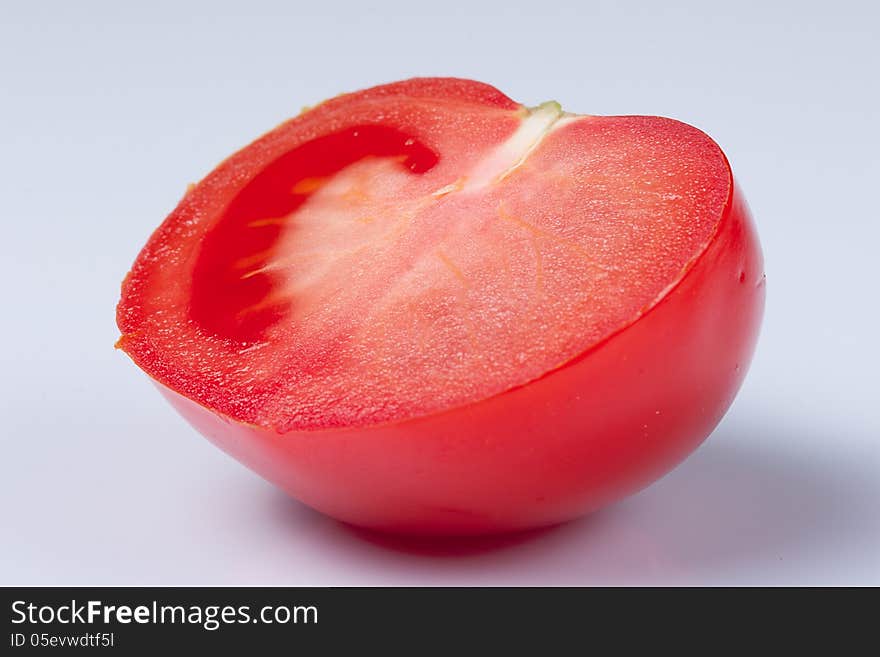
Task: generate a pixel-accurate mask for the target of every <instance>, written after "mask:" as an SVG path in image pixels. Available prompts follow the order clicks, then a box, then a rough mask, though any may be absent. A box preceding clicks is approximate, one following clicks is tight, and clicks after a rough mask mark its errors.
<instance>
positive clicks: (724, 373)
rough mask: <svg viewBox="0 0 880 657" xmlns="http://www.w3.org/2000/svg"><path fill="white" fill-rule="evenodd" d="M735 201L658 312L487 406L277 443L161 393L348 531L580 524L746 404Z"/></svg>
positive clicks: (753, 293)
mask: <svg viewBox="0 0 880 657" xmlns="http://www.w3.org/2000/svg"><path fill="white" fill-rule="evenodd" d="M731 189H732V191H731V195H730V198H729V201H728V204H727V207H726V210H725V212H724V216H723V218H722V220H721V222H720V223H719V226H718V229H717V232H716V233H715V236H714V238H713V240H712V241H711V243H710V244H709V245H708V247H707V249H706V250H705V251H704V252H703V253H702V255H701V256H700V257H699V258H698V259H697V260H696V261H695V263H693V265H692V266H691V268H690V270H689V271H688V272H687V273H686V274H685V276H684V277H683V278H682V279H681V280H680V282H679V283H678V284H677V285H676V286H675V287H674V289H672V290H671V291H669V292H668V293H667V294H666V295H665V296H664V297H663V298H662V299H661V300H660V301H659V302H658V303H657V304H656V305H654V306H653V307H652V308H650V309H649V310H648V311H647V312H645V313H644V314H643V315H642V316H641V317H640V318H639V319H637V320H636V321H635V322H633V323H631V324H630V325H629V326H627V327H625V328H623V329H622V330H620V331H618V332H617V333H615V334H614V335H612V336H611V337H609V338H607V339H606V340H604V341H603V342H601V343H600V344H598V345H596V346H594V347H593V348H591V349H590V350H589V351H587V352H586V353H584V354H582V355H581V356H579V357H578V358H577V359H575V360H573V361H571V362H569V363H567V364H565V365H564V366H562V367H560V368H559V369H557V370H554V371H552V372H550V373H548V374H546V375H545V376H543V377H541V378H540V379H538V380H536V381H533V382H531V383H529V384H527V385H525V386H521V387H518V388H515V389H512V390H509V391H507V392H505V393H503V394H500V395H497V396H494V397H491V398H489V399H486V400H483V401H480V402H478V403H474V404H470V405H467V406H464V407H460V408H454V409H450V410H447V411H444V412H442V413H439V414H434V415H430V416H426V417H421V418H416V419H410V420H406V421H402V422H398V423H394V424H386V425H375V426H367V427H359V428H351V429H324V430H315V431H293V432H290V433H285V434H279V433H274V432H272V431H269V430H266V429H262V428H258V427H253V426H248V425H245V424H241V423H237V422H235V421H233V420H230V419H227V418H225V417H222V416H220V415H217V414H216V413H214V412H213V411H211V410H208V409H206V408H205V407H203V406H200V405H199V404H197V403H196V402H193V401H191V400H189V399H187V398H185V397H183V396H181V395H179V394H177V393H176V392H173V391H172V390H170V389H169V388H167V387H165V386H162V385H161V384H159V387H160V389H161V390H162V392H163V393H164V394H165V395H166V397H167V398H168V399H169V400H170V401H171V403H172V404H173V405H174V406H175V407H176V408H177V410H178V411H179V412H180V413H181V414H182V415H183V416H184V417H185V418H186V419H187V420H188V421H189V422H190V423H191V424H192V425H193V426H194V427H195V428H196V429H198V430H199V431H200V432H201V433H203V434H204V435H205V436H207V437H208V438H209V439H210V440H211V441H212V442H213V443H214V444H216V445H217V446H218V447H220V448H221V449H223V450H224V451H226V452H227V453H228V454H230V455H231V456H233V457H234V458H236V459H238V460H239V461H241V462H242V463H244V464H245V465H247V466H248V467H250V468H251V469H252V470H254V471H255V472H257V473H259V474H260V475H262V476H263V477H265V478H266V479H267V480H269V481H271V482H273V483H275V484H276V485H278V486H279V487H281V488H282V489H284V490H285V491H287V492H288V493H289V494H290V495H292V496H293V497H295V498H297V499H298V500H301V501H302V502H304V503H305V504H307V505H309V506H311V507H313V508H315V509H317V510H319V511H321V512H323V513H326V514H328V515H330V516H332V517H334V518H337V519H339V520H342V521H344V522H348V523H352V524H355V525H360V526H365V527H370V528H374V529H379V530H384V531H391V532H401V533H413V534H446V535H468V534H484V533H492V532H502V531H513V530H519V529H525V528H530V527H538V526H544V525H552V524H556V523H559V522H563V521H566V520H569V519H572V518H575V517H577V516H580V515H583V514H585V513H589V512H591V511H594V510H596V509H598V508H600V507H602V506H604V505H606V504H608V503H610V502H613V501H614V500H616V499H619V498H621V497H623V496H625V495H628V494H630V493H633V492H635V491H637V490H639V489H640V488H642V487H644V486H646V485H648V484H649V483H651V482H652V481H654V480H656V479H657V478H658V477H660V476H662V475H663V474H665V473H666V472H668V471H669V470H670V469H672V468H673V467H674V466H675V465H677V464H678V463H680V462H681V461H682V460H683V459H684V458H685V457H686V456H687V455H688V454H690V452H692V451H693V450H694V449H695V448H696V447H697V446H698V445H699V444H700V443H701V442H702V441H703V440H704V439H705V438H706V437H707V436H708V435H709V433H710V432H711V431H712V429H713V428H714V427H715V425H716V424H717V423H718V422H719V420H720V419H721V417H722V416H723V415H724V413H725V412H726V410H727V408H728V407H729V406H730V404H731V402H732V401H733V398H734V396H735V394H736V392H737V390H738V389H739V386H740V384H741V382H742V380H743V377H744V375H745V372H746V369H747V367H748V364H749V361H750V359H751V356H752V353H753V350H754V347H755V342H756V339H757V334H758V329H759V324H760V320H761V316H762V312H763V306H764V292H765V285H764V270H763V260H762V255H761V251H760V247H759V244H758V239H757V235H756V233H755V229H754V226H753V223H752V219H751V216H750V214H749V210H748V207H747V206H746V203H745V200H744V198H743V196H742V194H741V192H740V191H739V188H738V187H737V186H736V185H735V183H734V184H733V186H732V188H731Z"/></svg>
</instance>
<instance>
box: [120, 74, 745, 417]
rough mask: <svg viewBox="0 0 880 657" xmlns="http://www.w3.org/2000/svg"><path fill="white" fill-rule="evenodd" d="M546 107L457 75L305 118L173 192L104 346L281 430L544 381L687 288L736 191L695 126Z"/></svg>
mask: <svg viewBox="0 0 880 657" xmlns="http://www.w3.org/2000/svg"><path fill="white" fill-rule="evenodd" d="M542 107H546V105H545V106H542ZM546 116H547V115H544V114H540V113H538V114H533V113H530V112H528V111H527V110H526V109H525V108H523V107H522V106H519V105H517V104H515V103H513V102H512V101H510V100H509V99H505V98H504V97H503V95H501V94H499V93H498V92H497V91H495V90H493V89H491V88H488V87H486V86H485V85H480V84H478V83H473V82H464V81H437V80H424V81H419V80H415V81H409V82H405V83H399V84H394V85H388V86H385V87H380V88H377V89H372V90H367V91H365V92H359V93H356V94H351V95H349V96H343V97H340V98H336V99H333V100H331V101H328V102H327V103H324V104H322V105H319V106H318V107H317V108H316V109H314V110H312V111H309V112H306V113H305V114H303V115H301V116H300V117H297V118H296V119H294V120H292V121H291V122H289V123H287V124H284V125H282V126H280V127H279V128H277V129H276V130H274V131H273V132H271V133H269V134H268V135H266V136H265V137H263V138H262V139H260V140H258V141H257V142H255V143H254V144H252V145H250V146H249V147H247V148H246V149H244V150H243V151H241V152H240V153H238V154H236V155H234V156H233V157H231V158H229V159H228V160H226V161H225V162H224V163H223V164H222V165H221V166H220V167H218V168H217V170H215V171H214V172H213V173H212V174H211V175H209V176H208V177H207V178H206V179H205V180H204V181H202V182H201V183H200V184H199V185H198V186H196V188H195V189H194V190H192V191H191V192H189V193H188V194H187V196H186V197H185V198H184V200H183V201H182V202H181V204H180V206H179V207H178V208H177V210H175V212H174V213H172V215H171V216H170V217H169V218H168V219H167V220H166V222H165V223H164V224H163V225H162V226H161V227H160V229H159V230H158V231H157V232H156V234H155V235H154V236H153V237H152V238H151V240H150V242H149V244H148V245H147V247H145V249H144V250H143V252H142V253H141V255H140V256H139V258H138V260H137V262H136V263H135V266H134V268H133V269H132V273H131V274H130V275H129V278H128V279H127V280H126V283H125V286H124V290H123V300H122V301H121V303H120V305H119V310H118V313H119V314H118V317H119V325H120V328H121V329H122V331H123V337H122V338H121V341H120V345H121V346H122V347H123V348H124V349H125V350H126V351H127V352H128V353H129V354H131V355H132V357H133V358H134V359H135V361H136V362H138V363H139V364H140V365H141V366H142V367H144V369H146V370H147V371H148V372H150V374H151V375H152V376H153V377H154V378H155V379H157V380H158V381H160V382H162V383H164V384H165V385H167V386H169V387H170V388H171V389H172V390H175V391H177V392H180V393H181V394H183V395H185V396H187V397H189V398H191V399H194V400H196V401H197V402H198V403H200V404H202V405H204V406H205V407H207V408H210V409H213V410H214V411H216V412H218V413H220V414H222V415H224V416H226V417H229V418H232V419H235V420H238V421H242V422H247V423H251V424H254V425H257V426H262V427H266V428H271V429H273V430H275V431H279V432H286V431H290V430H294V429H303V430H317V429H322V428H329V427H337V428H338V427H347V426H366V425H372V424H379V423H388V422H399V421H403V420H406V419H409V418H414V417H421V416H425V415H430V414H433V413H438V412H442V411H443V410H445V409H449V408H454V407H459V406H464V405H467V404H472V403H475V402H479V401H481V400H485V399H488V398H491V397H492V396H494V395H497V394H501V393H503V392H505V391H507V390H510V389H512V388H515V387H517V386H523V385H526V384H529V383H530V382H532V381H535V380H536V379H538V378H540V377H542V376H545V375H547V374H548V373H549V372H552V371H553V370H555V369H557V368H559V367H561V366H563V365H565V364H566V363H568V362H570V361H572V360H573V359H576V358H578V357H579V356H580V355H582V354H584V353H585V352H587V351H588V350H589V349H591V348H592V347H594V346H595V345H596V344H598V343H600V342H601V341H602V340H604V339H607V338H608V337H609V336H611V335H613V334H614V333H615V332H616V331H620V330H623V329H624V328H625V327H627V326H628V325H629V324H631V323H632V322H635V321H637V320H638V319H639V317H640V316H641V315H642V314H644V313H645V312H647V311H648V310H650V309H651V308H652V307H653V305H654V304H656V303H657V302H658V301H659V300H660V299H662V298H663V296H664V295H665V294H666V293H667V292H668V291H669V290H670V289H672V287H674V286H675V285H676V284H677V282H678V281H679V280H680V279H681V278H682V277H683V276H685V275H686V274H687V272H688V270H689V268H690V267H691V266H693V263H694V262H695V261H696V259H697V258H699V257H700V254H701V253H702V252H703V250H704V249H705V248H706V246H707V245H708V244H709V243H710V241H711V239H712V236H713V234H714V232H715V230H716V228H717V226H718V224H719V221H720V219H721V217H722V214H723V212H724V209H725V204H726V203H727V201H728V199H729V196H730V191H731V179H730V172H729V168H728V167H727V163H726V161H725V159H724V156H723V154H721V152H720V150H719V149H718V147H717V146H716V145H715V144H714V143H713V142H712V141H711V140H710V139H709V138H708V137H707V136H706V135H704V134H702V133H700V132H699V131H698V130H696V129H694V128H691V127H690V126H686V125H684V124H681V123H678V122H675V121H671V120H668V119H660V118H654V117H589V116H584V117H570V116H568V117H564V119H563V120H561V121H559V122H558V123H550V124H546V125H545V124H544V123H543V122H544V120H545V117H546ZM552 116H553V115H550V117H551V120H552ZM557 116H558V115H557ZM535 117H537V118H538V119H540V122H539V123H529V124H528V125H532V126H535V125H537V126H538V127H541V126H544V129H543V130H538V131H537V132H534V133H533V132H528V131H527V132H526V134H527V135H530V136H529V140H531V141H529V140H527V141H525V142H518V141H517V140H516V135H517V134H519V132H518V131H519V129H520V128H521V127H523V126H524V125H527V121H528V120H529V119H530V118H535ZM557 120H558V119H557ZM511 143H513V144H515V146H514V147H512V151H511V152H512V153H513V155H512V156H511V155H510V152H508V151H507V150H505V149H506V148H507V146H508V145H509V144H511ZM497 153H502V156H501V157H500V159H496V154H497ZM519 155H521V156H522V157H521V159H519ZM496 161H500V162H501V163H502V164H503V165H504V166H503V167H502V169H499V170H498V171H497V172H496V174H497V175H494V174H491V172H492V171H494V168H493V167H494V165H493V164H492V163H493V162H496ZM487 162H488V163H489V166H488V169H487V167H486V166H485V165H486V163H487ZM487 170H488V171H489V172H490V175H488V176H486V175H483V174H484V173H485V172H486V171H487ZM493 176H494V177H493Z"/></svg>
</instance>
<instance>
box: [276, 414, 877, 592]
mask: <svg viewBox="0 0 880 657" xmlns="http://www.w3.org/2000/svg"><path fill="white" fill-rule="evenodd" d="M783 431H795V429H793V428H792V427H790V426H787V427H785V428H784V429H783V428H780V427H778V426H777V427H774V426H773V425H772V423H768V425H766V426H764V425H760V424H744V423H742V422H739V423H737V422H725V423H724V424H723V425H722V426H721V427H720V428H719V429H718V430H717V431H716V432H715V434H714V435H713V437H712V438H711V439H710V440H709V442H708V443H707V444H706V445H704V446H703V447H701V448H700V449H699V450H698V451H697V452H696V453H695V454H694V455H693V456H691V458H689V459H688V460H687V461H686V462H685V463H684V464H682V465H681V466H679V467H678V468H677V469H676V470H674V471H673V472H672V473H670V474H669V475H667V476H666V477H665V478H663V479H662V480H661V481H659V482H657V483H655V484H654V485H652V486H650V487H649V488H647V489H646V490H644V491H642V492H641V493H639V494H638V495H636V496H634V497H632V498H629V499H627V500H625V501H623V502H621V503H619V504H617V505H615V506H612V507H610V508H608V509H605V510H603V511H600V512H599V513H596V514H593V515H591V516H589V517H587V518H583V519H581V520H577V521H574V522H570V523H567V524H563V525H559V526H556V527H550V528H545V529H538V530H532V531H525V532H518V533H514V534H506V535H500V536H485V537H475V538H425V537H406V536H397V535H389V534H384V533H380V532H376V531H372V530H366V529H361V528H357V527H351V526H349V525H344V524H342V523H338V522H336V521H332V520H330V519H327V518H324V517H323V516H319V514H316V513H314V512H307V513H309V518H310V519H311V520H310V522H309V523H308V524H310V525H311V527H312V530H313V531H312V533H311V539H310V540H315V541H317V542H319V543H320V544H321V545H322V546H323V548H326V549H328V550H330V551H331V553H333V554H335V555H336V556H338V557H339V558H340V559H344V560H345V563H346V564H347V565H348V566H349V567H350V566H351V565H352V561H353V562H354V565H355V568H356V569H357V570H358V571H360V568H361V566H365V567H366V568H367V569H368V570H369V577H367V578H366V581H367V582H369V583H373V584H377V585H382V584H399V583H401V582H404V583H417V584H455V585H467V584H474V585H481V584H498V585H505V584H510V585H615V584H623V585H627V584H646V585H652V584H657V585H664V584H687V583H718V584H725V583H754V584H761V583H767V582H771V583H772V582H780V583H785V582H792V583H822V582H824V581H825V580H823V579H822V576H823V573H822V571H821V569H818V570H816V569H815V568H813V569H810V570H809V572H805V571H804V569H805V566H804V564H805V563H807V564H817V563H822V562H823V561H824V560H825V559H838V558H843V555H844V554H846V550H849V549H852V546H854V545H855V546H864V547H863V548H862V549H868V547H870V545H872V544H876V536H874V531H875V530H874V528H873V525H872V524H871V523H869V522H867V520H866V519H867V518H870V517H871V516H870V514H871V513H873V512H874V511H872V505H874V504H875V503H876V500H877V499H878V497H880V483H878V481H877V478H876V476H875V474H876V473H873V472H872V471H871V469H870V467H869V464H868V463H864V462H861V461H860V460H859V459H858V458H856V457H855V456H854V455H850V454H839V455H838V457H836V458H834V459H832V460H828V457H827V451H823V452H822V454H823V455H824V458H823V459H817V458H811V457H810V455H809V453H806V452H805V451H803V450H801V451H798V452H796V453H791V452H790V451H788V450H790V449H791V446H793V445H798V444H799V441H798V440H797V438H798V435H801V436H803V437H804V440H803V444H804V445H811V444H812V445H817V444H820V443H821V441H820V438H823V437H822V436H815V435H810V432H811V431H815V430H814V429H805V430H803V431H801V432H800V433H799V434H798V435H782V432H783ZM832 438H833V437H830V436H829V437H827V439H828V440H831V439H832ZM777 444H779V445H785V446H787V449H786V450H782V449H779V448H776V447H775V445H777ZM284 504H285V508H286V511H285V512H284V513H283V515H284V516H286V519H287V521H291V522H294V523H297V524H300V526H301V525H302V521H303V513H304V507H302V506H301V505H296V503H294V502H291V501H286V502H285V503H284ZM292 514H295V515H296V519H293V518H292ZM298 536H300V538H302V536H303V534H302V533H298Z"/></svg>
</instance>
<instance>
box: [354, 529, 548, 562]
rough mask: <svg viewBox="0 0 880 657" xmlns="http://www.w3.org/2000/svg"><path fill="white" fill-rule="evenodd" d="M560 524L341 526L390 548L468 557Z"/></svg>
mask: <svg viewBox="0 0 880 657" xmlns="http://www.w3.org/2000/svg"><path fill="white" fill-rule="evenodd" d="M558 527H559V525H554V526H550V527H541V528H538V529H528V530H522V531H517V532H508V533H504V534H493V535H487V536H452V537H444V536H405V535H400V534H389V533H386V532H381V531H376V530H373V529H366V528H363V527H356V526H353V525H347V524H344V523H341V528H342V529H343V531H346V532H348V533H350V534H352V535H353V536H354V537H355V538H357V539H359V540H362V541H365V542H367V543H369V544H371V545H375V546H378V547H380V548H384V549H387V550H394V551H396V552H402V553H405V554H410V555H415V556H421V557H440V558H443V557H447V558H455V557H467V556H472V555H476V554H482V553H486V552H495V551H498V550H504V549H507V548H513V547H516V546H517V545H521V544H523V543H528V542H530V541H536V540H539V539H540V538H541V537H542V536H545V535H546V534H548V533H551V532H553V531H555V530H556V529H558Z"/></svg>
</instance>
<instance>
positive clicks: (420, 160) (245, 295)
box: [190, 125, 438, 344]
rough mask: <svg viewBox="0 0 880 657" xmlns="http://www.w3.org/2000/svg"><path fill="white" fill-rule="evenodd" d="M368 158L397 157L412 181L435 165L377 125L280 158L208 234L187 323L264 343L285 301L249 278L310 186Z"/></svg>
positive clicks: (433, 156) (260, 278) (418, 148)
mask: <svg viewBox="0 0 880 657" xmlns="http://www.w3.org/2000/svg"><path fill="white" fill-rule="evenodd" d="M366 157H391V158H397V159H399V161H400V165H401V166H402V167H403V168H404V169H406V170H408V171H410V172H412V173H413V174H420V173H424V172H425V171H428V170H429V169H431V168H432V167H433V166H434V165H435V164H436V163H437V160H438V156H437V153H435V152H434V151H432V150H431V149H430V148H428V147H427V146H425V145H424V144H422V143H421V142H419V141H418V140H417V139H416V138H415V137H413V136H412V135H409V134H406V133H403V132H401V131H400V130H397V129H395V128H391V127H387V126H381V125H359V126H354V127H351V128H346V129H344V130H340V131H338V132H334V133H332V134H329V135H325V136H323V137H318V138H317V139H314V140H312V141H309V142H306V143H305V144H303V145H301V146H299V147H298V148H295V149H293V150H291V151H289V152H288V153H285V154H284V155H282V156H281V157H279V158H278V159H276V160H275V161H274V162H272V163H270V164H269V165H267V166H266V168H265V169H264V170H263V171H262V172H260V173H259V174H258V175H257V176H256V177H255V178H254V179H253V180H251V181H250V182H249V183H248V184H247V185H246V186H245V187H244V188H243V189H242V190H241V191H240V192H239V193H238V195H237V196H236V197H235V198H234V199H233V200H232V202H231V203H230V204H229V207H228V209H227V210H226V212H225V213H224V214H223V215H222V216H221V217H220V219H219V220H218V221H217V223H216V224H215V225H214V226H213V227H212V228H211V231H210V232H209V233H207V234H206V236H205V239H204V242H203V243H202V247H201V251H200V253H199V256H198V261H197V263H196V265H195V268H194V271H193V282H192V298H191V300H190V304H191V305H190V316H191V317H192V319H194V320H195V321H196V322H198V323H199V324H200V325H201V327H202V328H203V329H204V330H206V331H209V332H211V333H214V334H216V335H217V336H219V337H222V338H228V339H230V340H234V341H236V342H240V343H245V344H246V343H249V342H254V341H258V340H261V339H263V337H264V336H265V331H266V328H267V327H268V326H270V325H271V324H274V323H275V322H278V321H280V320H281V319H283V317H284V316H285V314H286V311H287V309H288V305H289V303H290V300H288V299H278V300H273V299H272V297H271V294H272V291H273V288H274V286H275V283H274V281H273V280H272V278H273V275H272V274H271V273H267V272H259V271H258V272H257V273H255V274H252V275H249V274H250V272H253V271H256V270H259V268H260V266H261V265H265V264H266V262H267V258H268V255H269V254H270V252H271V249H272V247H273V246H274V245H275V243H276V242H277V240H278V238H279V236H280V234H281V232H282V230H283V228H284V224H285V222H286V220H287V217H288V215H290V214H292V213H293V212H295V211H296V210H297V209H298V208H299V207H300V206H301V205H302V204H303V203H304V202H305V201H306V200H307V199H308V198H309V196H311V195H312V194H313V193H314V191H315V189H316V184H310V183H311V181H313V180H320V179H323V178H327V177H330V176H332V175H333V174H335V173H338V172H339V171H341V170H342V169H344V168H345V167H347V166H349V165H351V164H354V163H355V162H357V161H359V160H362V159H364V158H366ZM304 183H305V184H304Z"/></svg>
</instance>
